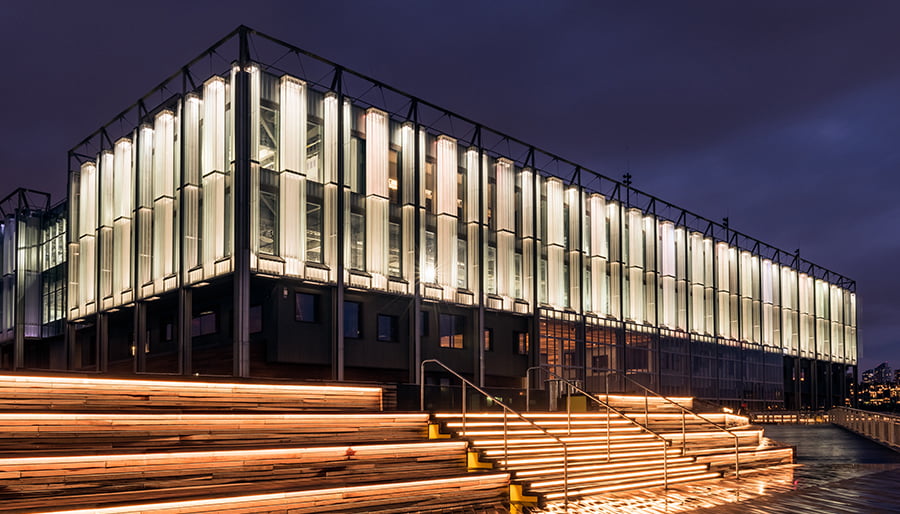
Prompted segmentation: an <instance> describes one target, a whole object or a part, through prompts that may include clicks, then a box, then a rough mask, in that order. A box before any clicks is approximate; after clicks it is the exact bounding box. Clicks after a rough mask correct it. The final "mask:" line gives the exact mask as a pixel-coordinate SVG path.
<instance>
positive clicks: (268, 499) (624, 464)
mask: <svg viewBox="0 0 900 514" xmlns="http://www.w3.org/2000/svg"><path fill="white" fill-rule="evenodd" d="M605 399H607V400H608V401H609V402H610V404H614V405H615V406H616V408H615V409H600V410H597V411H592V412H579V413H573V414H571V415H567V414H566V413H560V412H539V413H538V412H536V413H529V414H527V419H528V420H529V421H530V422H529V421H525V420H522V419H519V418H517V417H515V416H506V417H505V418H504V416H503V414H502V413H499V412H476V413H468V415H467V416H466V417H465V419H463V418H462V417H461V415H460V414H459V413H435V414H429V413H388V412H382V411H381V408H382V396H381V392H380V390H379V389H378V388H372V387H346V388H345V387H340V386H324V385H323V386H318V385H316V386H307V385H280V384H276V385H272V384H250V383H239V384H235V383H216V382H188V381H162V380H111V379H95V378H72V377H19V376H0V402H2V404H0V501H2V502H3V504H2V507H0V510H3V511H4V512H13V513H24V512H63V511H67V510H66V509H69V510H70V511H72V512H85V511H84V510H83V509H89V511H90V512H94V513H98V514H99V513H110V514H111V513H124V512H128V513H132V512H146V513H163V512H165V513H176V512H177V513H201V512H202V513H213V512H216V513H218V512H233V513H238V512H241V513H244V512H247V513H250V512H273V511H278V512H284V511H290V512H505V511H506V510H507V509H511V510H513V511H514V512H521V511H522V509H521V507H522V506H523V505H527V504H529V503H532V504H535V503H543V504H544V505H545V506H548V507H549V508H550V509H551V510H553V509H554V508H555V507H554V505H555V504H558V503H559V502H562V501H564V500H565V499H566V498H570V499H574V498H578V497H585V498H589V497H592V496H597V495H602V494H603V493H606V492H612V491H622V490H628V489H636V488H645V487H654V486H661V485H664V484H670V485H671V484H676V483H680V482H689V481H694V480H703V479H709V478H715V477H720V476H723V475H726V474H729V473H734V468H735V438H737V446H738V450H739V464H740V469H741V470H742V472H743V471H745V470H748V469H750V468H753V467H763V466H771V465H777V464H781V463H785V462H791V460H792V458H793V451H792V449H791V448H784V447H780V446H777V445H773V444H771V442H769V441H768V440H767V439H765V438H764V437H763V436H762V430H761V429H760V428H759V427H756V426H753V425H751V424H750V423H749V421H748V420H747V418H744V417H741V416H734V415H732V414H727V413H723V412H711V413H708V414H703V415H702V416H699V415H694V414H692V413H689V412H684V411H682V410H681V409H679V408H673V406H672V404H671V403H668V402H666V401H659V400H654V401H652V402H651V401H649V400H650V399H645V398H644V397H640V398H638V397H626V396H624V395H621V396H614V395H610V397H608V398H605ZM677 401H679V403H681V404H683V405H690V399H678V400H677ZM504 423H505V425H504ZM534 425H537V426H539V427H540V428H536V427H535V426H534ZM504 426H505V427H506V428H505V429H504ZM723 427H727V431H726V430H723ZM435 428H439V429H442V430H443V431H444V432H445V433H446V432H450V433H452V434H453V435H455V436H456V437H455V438H453V437H451V438H449V439H445V438H442V434H440V430H436V429H435ZM429 438H431V440H429ZM560 441H562V442H564V443H565V447H566V450H564V449H563V444H562V443H561V442H560ZM523 486H524V489H523Z"/></svg>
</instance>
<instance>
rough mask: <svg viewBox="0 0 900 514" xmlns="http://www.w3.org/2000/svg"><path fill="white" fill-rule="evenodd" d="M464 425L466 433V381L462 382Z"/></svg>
mask: <svg viewBox="0 0 900 514" xmlns="http://www.w3.org/2000/svg"><path fill="white" fill-rule="evenodd" d="M462 425H463V427H462V428H463V433H466V383H465V382H463V383H462Z"/></svg>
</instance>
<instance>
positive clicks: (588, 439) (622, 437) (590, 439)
mask: <svg viewBox="0 0 900 514" xmlns="http://www.w3.org/2000/svg"><path fill="white" fill-rule="evenodd" d="M654 437H655V436H653V435H652V434H628V435H620V436H615V435H614V436H609V437H560V439H562V440H563V441H564V442H566V443H578V442H594V441H597V440H598V439H600V440H604V441H606V440H608V439H619V440H633V439H651V438H654ZM654 440H656V439H654ZM540 443H544V444H554V443H557V441H556V439H552V438H548V437H544V438H539V437H534V438H529V439H507V440H506V444H508V445H519V444H540ZM472 444H474V445H475V446H497V445H502V444H504V441H503V439H496V440H495V439H486V440H481V441H473V442H472ZM660 444H661V443H660Z"/></svg>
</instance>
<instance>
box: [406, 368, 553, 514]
mask: <svg viewBox="0 0 900 514" xmlns="http://www.w3.org/2000/svg"><path fill="white" fill-rule="evenodd" d="M427 364H434V365H435V366H440V367H441V368H443V369H444V371H446V372H447V373H450V374H451V375H453V376H454V377H456V378H458V379H459V380H460V382H462V431H463V432H465V431H466V417H467V409H466V388H467V387H470V388H472V389H473V390H475V391H477V392H478V393H479V394H481V395H482V396H484V397H485V398H486V399H488V400H490V401H491V403H493V404H494V405H498V406H500V407H501V408H502V409H503V462H504V463H505V464H504V465H505V466H508V463H509V442H508V441H509V420H508V418H509V415H513V416H515V417H516V418H518V419H520V420H522V421H524V422H526V423H528V424H529V425H531V426H532V427H534V428H535V429H537V430H539V431H540V432H542V433H543V434H544V435H546V436H547V437H550V438H551V439H553V440H555V441H556V442H557V443H559V445H560V446H562V450H563V493H564V496H563V502H564V503H563V505H564V508H565V511H566V512H568V511H569V447H568V445H567V444H566V442H565V441H563V440H562V438H560V437H558V436H556V435H554V434H552V433H550V432H549V431H548V430H547V429H545V428H544V427H542V426H540V425H538V424H537V423H535V422H534V421H532V420H531V419H529V418H526V417H525V416H523V415H522V414H521V413H520V412H518V411H517V410H515V409H513V408H512V407H509V406H508V405H506V404H505V403H503V402H502V401H500V400H499V399H497V398H495V397H494V396H491V395H490V394H489V393H487V392H485V391H484V390H483V389H481V388H480V387H478V386H477V385H475V384H474V383H473V382H472V381H470V380H468V379H466V378H465V377H463V376H462V375H460V374H459V373H457V372H456V371H454V370H452V369H451V368H450V367H449V366H447V365H446V364H444V363H443V362H441V361H439V360H437V359H428V360H424V361H422V363H421V364H420V365H419V376H420V377H422V378H421V382H420V385H419V387H420V389H419V409H420V410H422V411H424V410H425V366H426V365H427Z"/></svg>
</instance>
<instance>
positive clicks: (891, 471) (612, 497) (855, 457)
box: [570, 424, 900, 514]
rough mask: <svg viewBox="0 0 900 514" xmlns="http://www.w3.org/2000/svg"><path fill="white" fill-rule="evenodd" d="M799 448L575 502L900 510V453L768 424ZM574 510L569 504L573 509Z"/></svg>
mask: <svg viewBox="0 0 900 514" xmlns="http://www.w3.org/2000/svg"><path fill="white" fill-rule="evenodd" d="M765 429H766V436H767V437H769V438H771V439H774V440H776V441H779V442H782V443H785V444H790V445H793V446H796V447H797V455H796V459H797V463H796V464H794V465H789V466H782V467H779V468H776V469H769V470H764V471H757V472H748V473H743V474H742V476H741V479H740V480H734V479H733V478H730V479H724V480H722V479H719V480H709V481H702V482H694V483H689V484H681V485H677V486H673V487H670V488H669V489H668V490H666V489H663V488H655V489H647V490H644V491H628V492H622V493H615V494H609V495H606V496H605V497H604V499H603V501H602V502H597V501H592V502H590V503H589V504H587V503H584V502H578V503H577V504H576V505H575V506H574V507H576V509H577V510H578V511H579V512H585V513H603V514H607V513H619V512H629V513H676V512H702V513H719V512H721V513H727V514H737V513H741V514H743V513H754V514H756V513H769V512H772V513H803V512H810V513H812V512H815V513H817V514H825V513H832V512H840V513H844V512H846V513H860V514H862V513H865V514H870V513H881V512H884V513H889V512H896V513H900V453H898V452H894V451H892V450H890V449H888V448H885V447H884V446H881V445H879V444H878V443H874V442H872V441H869V440H868V439H865V438H863V437H860V436H857V435H855V434H853V433H851V432H848V431H846V430H844V429H843V428H840V427H837V426H834V425H830V424H823V425H765ZM570 511H571V509H570Z"/></svg>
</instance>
